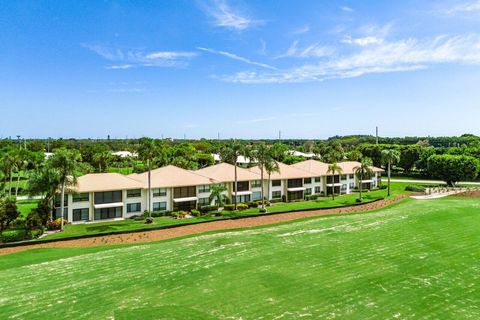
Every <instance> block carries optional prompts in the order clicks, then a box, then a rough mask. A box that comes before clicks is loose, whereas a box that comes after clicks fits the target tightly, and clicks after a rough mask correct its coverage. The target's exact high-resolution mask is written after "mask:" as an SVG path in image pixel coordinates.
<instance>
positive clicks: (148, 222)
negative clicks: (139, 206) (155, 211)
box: [145, 217, 153, 224]
mask: <svg viewBox="0 0 480 320" xmlns="http://www.w3.org/2000/svg"><path fill="white" fill-rule="evenodd" d="M145 223H146V224H151V223H153V218H151V217H148V218H146V219H145Z"/></svg>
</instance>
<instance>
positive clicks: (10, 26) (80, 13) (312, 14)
mask: <svg viewBox="0 0 480 320" xmlns="http://www.w3.org/2000/svg"><path fill="white" fill-rule="evenodd" d="M479 79H480V0H443V1H410V0H402V1H361V2H360V1H327V0H323V1H320V0H319V1H313V0H312V1H306V0H304V1H285V0H271V1H267V0H264V1H234V0H192V1H182V0H176V1H145V2H141V1H93V0H92V1H41V0H38V1H21V0H18V1H1V2H0V110H1V113H0V137H6V136H15V135H17V134H19V135H22V136H23V137H49V136H50V137H92V138H96V137H106V136H107V135H110V136H111V137H116V138H125V137H140V136H145V135H147V136H153V137H161V136H162V135H163V136H164V137H174V138H182V137H183V136H184V134H185V135H186V137H187V138H200V137H205V138H216V137H217V133H218V132H220V135H221V137H222V138H231V137H238V138H275V137H277V136H278V131H279V130H281V131H282V136H283V137H285V138H326V137H329V136H333V135H337V134H338V135H344V134H371V133H374V131H375V126H377V125H378V126H379V127H380V134H381V135H384V136H405V135H453V134H462V133H466V132H468V133H474V134H480V126H479V119H480V90H479V89H478V88H479Z"/></svg>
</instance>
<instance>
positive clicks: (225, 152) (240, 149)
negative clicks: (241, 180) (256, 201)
mask: <svg viewBox="0 0 480 320" xmlns="http://www.w3.org/2000/svg"><path fill="white" fill-rule="evenodd" d="M247 153H248V151H247V150H246V148H245V146H244V145H243V144H241V143H239V142H237V141H236V140H232V141H231V142H230V143H229V144H227V145H226V146H225V147H224V148H223V149H222V150H221V151H220V158H221V160H222V161H224V162H227V163H230V164H233V165H234V166H235V170H234V171H235V177H234V179H235V180H234V181H235V182H234V196H233V206H234V209H235V210H237V186H238V181H237V160H238V157H239V156H246V155H247Z"/></svg>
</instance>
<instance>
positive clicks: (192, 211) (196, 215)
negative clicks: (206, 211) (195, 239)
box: [190, 209, 202, 217]
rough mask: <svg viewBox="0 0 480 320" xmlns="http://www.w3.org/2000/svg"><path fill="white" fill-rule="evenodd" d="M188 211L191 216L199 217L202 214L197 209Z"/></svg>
mask: <svg viewBox="0 0 480 320" xmlns="http://www.w3.org/2000/svg"><path fill="white" fill-rule="evenodd" d="M190 212H191V213H192V216H194V217H200V216H201V215H202V214H201V212H200V211H199V210H197V209H192V210H191V211H190Z"/></svg>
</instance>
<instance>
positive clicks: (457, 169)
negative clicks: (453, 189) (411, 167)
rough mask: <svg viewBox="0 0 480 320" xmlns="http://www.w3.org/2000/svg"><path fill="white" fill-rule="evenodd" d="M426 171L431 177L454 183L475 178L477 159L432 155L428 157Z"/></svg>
mask: <svg viewBox="0 0 480 320" xmlns="http://www.w3.org/2000/svg"><path fill="white" fill-rule="evenodd" d="M428 172H429V173H430V175H431V176H432V177H434V178H438V179H441V180H443V181H445V182H446V183H447V184H448V185H454V184H455V183H457V182H459V181H467V180H473V179H475V178H476V177H477V175H478V172H479V161H478V160H477V159H475V158H473V157H469V156H456V155H449V154H444V155H433V156H431V157H430V158H428Z"/></svg>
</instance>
